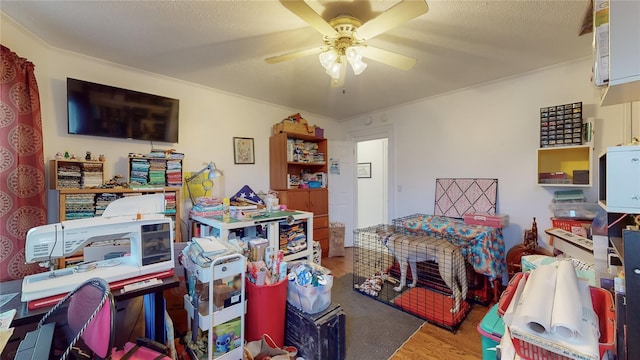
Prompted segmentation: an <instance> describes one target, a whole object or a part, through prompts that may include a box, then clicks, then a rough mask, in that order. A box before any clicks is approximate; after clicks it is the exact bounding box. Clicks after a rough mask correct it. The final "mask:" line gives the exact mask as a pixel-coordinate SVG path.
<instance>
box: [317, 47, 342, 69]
mask: <svg viewBox="0 0 640 360" xmlns="http://www.w3.org/2000/svg"><path fill="white" fill-rule="evenodd" d="M318 58H319V59H320V65H322V67H323V68H325V70H329V67H330V66H331V65H333V64H335V62H336V60H338V53H337V52H336V51H335V50H334V49H329V50H327V51H325V52H322V53H320V55H318Z"/></svg>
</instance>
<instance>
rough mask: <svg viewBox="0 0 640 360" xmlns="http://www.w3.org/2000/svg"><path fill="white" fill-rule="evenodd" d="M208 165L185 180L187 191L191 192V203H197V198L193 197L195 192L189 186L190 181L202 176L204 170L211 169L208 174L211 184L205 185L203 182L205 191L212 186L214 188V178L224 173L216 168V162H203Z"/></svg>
mask: <svg viewBox="0 0 640 360" xmlns="http://www.w3.org/2000/svg"><path fill="white" fill-rule="evenodd" d="M203 164H205V165H206V166H205V167H203V168H202V169H201V170H200V171H198V172H197V173H195V174H193V175H191V176H189V177H188V178H186V179H185V180H184V182H185V184H187V191H188V192H189V198H190V199H191V205H195V204H196V200H195V199H194V198H193V194H192V193H191V187H190V186H189V183H191V182H192V181H193V180H194V179H195V178H197V177H198V176H200V174H202V173H203V172H205V171H207V170H209V174H207V180H208V181H210V182H211V186H209V187H208V189H207V187H205V185H204V181H203V182H202V184H201V185H202V187H203V188H204V189H205V192H206V191H208V190H210V189H211V188H213V179H215V178H217V177H220V176H222V175H224V174H223V173H222V171H220V170H218V169H216V164H215V163H214V162H213V161H211V162H210V163H208V164H207V163H203Z"/></svg>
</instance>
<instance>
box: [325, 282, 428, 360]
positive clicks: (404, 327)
mask: <svg viewBox="0 0 640 360" xmlns="http://www.w3.org/2000/svg"><path fill="white" fill-rule="evenodd" d="M331 302H333V303H337V304H340V306H342V309H343V311H344V313H345V316H346V336H345V337H346V348H347V353H346V360H360V359H362V360H383V359H388V358H389V357H390V356H391V355H393V353H394V352H395V351H396V349H398V348H399V347H400V346H402V344H404V342H405V341H406V340H407V339H408V338H409V337H411V335H413V333H414V332H416V330H418V329H419V328H420V326H421V325H422V324H424V320H422V319H419V318H417V317H415V316H413V315H410V314H407V313H405V312H402V311H401V310H398V309H396V308H393V307H391V306H389V305H385V304H383V303H382V302H380V301H377V300H374V299H373V298H370V297H369V296H367V295H363V294H361V293H359V292H357V291H354V289H353V274H351V273H349V274H346V275H343V276H341V277H338V278H334V279H333V287H332V288H331Z"/></svg>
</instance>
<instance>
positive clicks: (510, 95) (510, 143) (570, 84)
mask: <svg viewBox="0 0 640 360" xmlns="http://www.w3.org/2000/svg"><path fill="white" fill-rule="evenodd" d="M590 73H591V60H590V59H583V60H579V61H575V62H571V63H567V64H561V65H557V66H554V67H550V68H546V69H542V70H539V71H535V72H531V73H526V74H522V75H520V76H517V77H513V78H508V79H503V80H501V81H495V82H492V83H488V84H483V85H480V86H477V87H473V88H469V89H463V90H460V91H457V92H453V93H450V94H446V95H443V96H438V97H434V98H430V99H425V100H422V101H417V102H415V103H412V104H408V105H403V106H398V107H395V108H390V109H386V110H385V111H380V112H377V113H374V114H367V115H366V116H363V117H358V118H354V119H351V120H350V121H349V122H348V127H349V129H348V131H350V132H357V131H362V129H364V128H366V127H367V126H366V125H363V124H365V123H366V122H365V119H366V118H367V117H368V116H371V117H372V118H373V124H372V125H370V127H375V126H380V125H386V124H392V126H393V129H394V131H393V133H394V139H393V140H394V141H390V144H394V145H392V146H393V147H394V148H393V149H390V153H391V154H393V156H394V157H393V158H392V159H391V160H390V161H391V162H393V163H394V167H395V173H394V174H395V175H394V176H395V179H393V180H392V181H394V182H395V189H394V191H395V194H394V195H395V201H394V204H395V206H394V208H393V209H389V212H390V217H391V218H398V217H402V216H406V215H410V214H413V213H426V214H433V208H434V201H435V199H434V198H435V179H436V178H446V177H463V178H465V177H468V178H483V177H486V178H498V179H499V180H498V212H499V213H503V214H508V215H509V216H510V219H511V225H510V226H509V227H508V228H507V229H505V231H504V236H505V242H506V249H507V250H508V249H509V248H511V247H512V246H513V245H515V244H517V243H520V242H521V241H522V239H523V235H524V229H526V228H530V227H531V223H532V219H533V217H536V218H537V222H538V228H539V229H547V228H549V227H551V220H550V217H551V216H552V212H551V211H550V210H549V204H550V202H551V199H552V197H553V193H554V191H555V190H566V189H567V188H549V187H540V186H538V185H537V152H536V151H537V149H538V147H539V135H540V132H539V131H540V127H539V126H540V125H539V120H540V119H539V109H540V108H541V107H545V106H551V105H560V104H565V103H571V102H577V101H582V102H583V112H584V116H585V118H593V119H594V122H595V125H594V129H595V131H596V133H595V136H594V139H595V144H594V146H595V151H594V153H595V154H596V155H597V154H599V153H600V152H602V151H604V149H605V148H606V146H611V145H615V144H618V143H621V142H627V141H628V139H630V136H629V133H630V132H631V131H632V132H633V133H634V134H635V136H638V134H639V133H640V129H638V126H635V127H634V128H633V130H630V129H629V128H630V127H631V126H630V125H629V124H630V123H631V118H632V117H633V119H634V120H633V121H634V123H635V122H637V120H636V117H638V116H640V114H638V111H636V112H634V113H633V115H631V110H630V106H629V104H626V105H615V106H609V107H603V108H601V107H600V106H599V105H598V104H599V99H598V94H599V91H598V90H597V89H595V88H594V87H593V85H592V84H591V83H590ZM425 86H429V85H428V84H425ZM634 107H635V108H637V106H635V104H634ZM596 157H597V156H596ZM593 170H594V176H593V179H594V182H595V184H594V186H592V187H591V188H583V190H584V191H585V193H586V195H587V199H588V201H594V202H595V201H596V200H597V193H596V191H597V188H598V187H597V169H593ZM541 233H542V232H541ZM540 241H541V243H546V242H547V241H548V237H547V236H545V235H544V233H542V235H541V236H540Z"/></svg>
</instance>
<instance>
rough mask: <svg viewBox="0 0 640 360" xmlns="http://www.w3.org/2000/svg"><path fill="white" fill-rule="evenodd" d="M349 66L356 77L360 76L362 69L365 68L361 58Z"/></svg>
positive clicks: (365, 65)
mask: <svg viewBox="0 0 640 360" xmlns="http://www.w3.org/2000/svg"><path fill="white" fill-rule="evenodd" d="M349 63H350V64H351V68H352V69H353V73H354V74H356V75H360V74H362V72H363V71H364V69H366V68H367V63H365V62H363V61H362V56H360V57H358V58H357V59H356V60H355V61H353V62H351V61H350V62H349Z"/></svg>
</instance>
